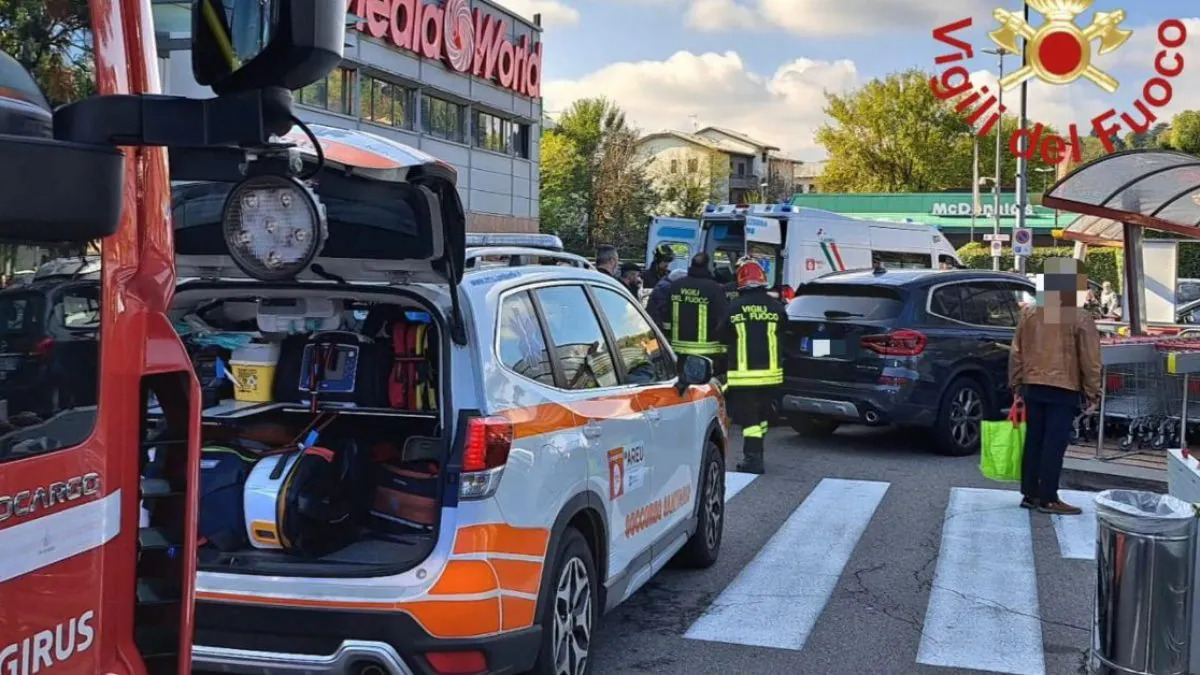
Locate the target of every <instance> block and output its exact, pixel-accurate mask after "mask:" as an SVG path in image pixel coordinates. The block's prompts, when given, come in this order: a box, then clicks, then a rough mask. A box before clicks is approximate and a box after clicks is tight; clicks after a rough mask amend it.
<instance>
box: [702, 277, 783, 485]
mask: <svg viewBox="0 0 1200 675" xmlns="http://www.w3.org/2000/svg"><path fill="white" fill-rule="evenodd" d="M737 286H738V297H737V299H736V300H734V301H733V302H732V303H731V304H730V306H729V314H728V315H727V316H726V317H725V319H724V320H723V321H722V322H721V324H720V326H718V328H717V335H718V336H719V338H720V340H721V342H722V344H724V346H725V358H726V362H727V363H726V373H727V379H726V381H727V387H726V390H725V401H726V403H727V405H728V409H729V415H730V417H731V418H732V420H733V423H734V424H737V425H738V426H740V427H742V458H743V460H742V462H741V463H740V464H738V465H737V470H738V471H743V472H746V473H759V474H761V473H763V471H764V470H765V469H764V467H763V449H764V447H763V446H764V443H765V441H766V436H767V423H768V418H769V417H770V415H771V409H772V404H773V403H774V401H775V397H776V394H777V390H778V388H779V385H781V384H783V362H782V359H781V358H780V352H779V346H780V345H781V344H783V325H784V321H785V314H786V308H785V307H784V304H783V303H782V302H780V301H779V300H776V299H775V298H773V297H771V295H770V294H769V293H767V275H766V273H765V272H763V268H762V266H760V265H759V264H758V262H757V261H755V260H748V261H746V262H744V263H742V264H741V265H740V266H739V267H738V271H737Z"/></svg>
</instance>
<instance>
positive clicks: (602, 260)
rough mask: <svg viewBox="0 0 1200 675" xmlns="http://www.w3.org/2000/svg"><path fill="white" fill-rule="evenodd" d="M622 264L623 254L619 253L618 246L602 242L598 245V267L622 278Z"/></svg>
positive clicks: (610, 274) (615, 277)
mask: <svg viewBox="0 0 1200 675" xmlns="http://www.w3.org/2000/svg"><path fill="white" fill-rule="evenodd" d="M620 266H621V256H620V254H618V253H617V247H616V246H612V245H610V244H601V245H600V246H597V247H596V269H598V270H600V271H601V272H604V273H605V274H608V275H609V276H611V277H612V278H614V279H617V280H620V278H621V275H620V272H619V271H618V270H619V268H620Z"/></svg>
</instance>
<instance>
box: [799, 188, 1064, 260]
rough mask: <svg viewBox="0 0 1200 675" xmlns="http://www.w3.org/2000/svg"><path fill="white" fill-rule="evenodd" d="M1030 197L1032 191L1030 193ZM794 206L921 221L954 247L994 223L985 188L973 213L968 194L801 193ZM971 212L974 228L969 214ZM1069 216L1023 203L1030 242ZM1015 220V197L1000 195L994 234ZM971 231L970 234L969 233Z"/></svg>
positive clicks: (1040, 240)
mask: <svg viewBox="0 0 1200 675" xmlns="http://www.w3.org/2000/svg"><path fill="white" fill-rule="evenodd" d="M1031 197H1032V195H1031ZM792 203H793V204H795V205H796V206H801V207H807V208H810V209H822V210H824V211H833V212H835V213H840V214H842V215H846V216H851V217H854V218H863V219H866V220H891V221H900V222H905V221H908V222H914V223H925V224H927V225H933V226H936V227H937V228H938V229H939V230H941V232H942V234H944V235H945V236H946V239H947V240H949V241H950V243H951V244H952V245H953V246H955V247H960V246H962V245H964V244H966V243H967V242H969V241H971V240H972V239H974V241H983V237H984V235H987V234H991V233H992V232H993V230H994V228H995V225H996V217H995V213H996V209H995V208H994V203H995V202H994V197H993V196H992V194H991V193H989V192H985V193H984V194H981V195H980V197H979V210H978V211H977V212H975V209H974V207H973V196H972V194H971V193H970V192H925V193H888V194H858V193H854V194H836V193H819V192H817V193H802V194H796V195H795V196H794V197H793V198H792ZM972 212H975V213H976V215H975V218H974V226H972V218H971V214H972ZM1074 219H1075V215H1074V214H1061V215H1060V214H1058V213H1056V212H1055V211H1054V209H1047V208H1043V207H1041V206H1035V205H1032V204H1030V205H1028V206H1026V207H1025V226H1026V227H1028V228H1030V229H1031V230H1033V235H1034V245H1036V246H1051V245H1053V244H1054V238H1053V235H1052V232H1053V231H1054V230H1055V229H1058V228H1059V227H1064V228H1065V227H1066V226H1067V225H1068V224H1069V223H1070V222H1071V221H1072V220H1074ZM1016 220H1017V205H1016V202H1015V195H1014V194H1013V193H1011V192H1007V193H1003V194H1001V195H1000V220H999V222H1000V232H1001V234H1006V235H1009V236H1012V232H1013V227H1014V225H1015V224H1016ZM972 235H974V236H973V237H972Z"/></svg>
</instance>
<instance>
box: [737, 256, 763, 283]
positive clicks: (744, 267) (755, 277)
mask: <svg viewBox="0 0 1200 675" xmlns="http://www.w3.org/2000/svg"><path fill="white" fill-rule="evenodd" d="M766 285H767V273H766V272H763V268H762V265H760V264H759V263H758V261H757V260H747V261H745V262H743V263H742V264H741V265H740V266H739V267H738V271H737V286H738V288H753V287H759V288H762V287H765V286H766Z"/></svg>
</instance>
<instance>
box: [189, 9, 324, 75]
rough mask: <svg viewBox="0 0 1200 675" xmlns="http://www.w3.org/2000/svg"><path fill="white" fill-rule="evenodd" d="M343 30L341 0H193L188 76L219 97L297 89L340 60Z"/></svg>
mask: <svg viewBox="0 0 1200 675" xmlns="http://www.w3.org/2000/svg"><path fill="white" fill-rule="evenodd" d="M345 30H346V3H345V2H340V1H334V2H330V1H323V2H313V0H195V2H194V3H193V4H192V74H193V75H194V76H195V78H196V82H197V83H199V84H201V85H205V86H210V87H212V89H213V91H214V92H216V94H217V95H218V96H223V95H226V94H234V93H239V92H246V91H252V90H255V89H265V88H268V87H279V88H282V89H288V90H292V91H294V90H297V89H301V88H303V87H306V86H308V85H310V84H312V83H313V82H316V81H317V80H320V79H321V78H323V77H325V76H326V75H328V74H329V72H330V71H331V70H332V69H333V68H334V66H336V65H337V64H338V63H339V62H340V61H341V60H342V52H343V49H344V47H345V40H346V35H345Z"/></svg>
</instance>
